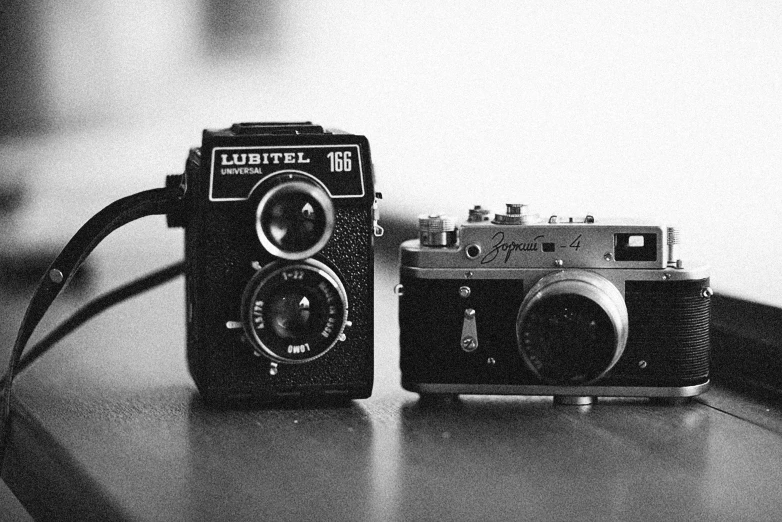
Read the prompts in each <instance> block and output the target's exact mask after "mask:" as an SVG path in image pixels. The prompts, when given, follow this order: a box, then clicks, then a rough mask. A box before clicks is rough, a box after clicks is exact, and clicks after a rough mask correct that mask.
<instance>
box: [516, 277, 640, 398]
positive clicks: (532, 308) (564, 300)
mask: <svg viewBox="0 0 782 522" xmlns="http://www.w3.org/2000/svg"><path fill="white" fill-rule="evenodd" d="M627 332H628V328H627V307H626V306H625V304H624V299H623V298H622V295H621V294H620V293H619V291H618V290H617V289H616V288H615V287H614V286H613V285H612V284H611V283H610V282H609V281H608V280H606V279H605V278H603V277H601V276H599V275H597V274H594V273H591V272H587V271H584V270H572V271H565V272H558V273H556V274H551V275H549V276H546V277H544V278H542V279H541V280H540V281H539V282H538V283H537V284H536V285H535V286H534V287H533V288H532V290H530V292H529V293H528V294H527V296H526V298H525V299H524V302H523V303H522V305H521V308H520V309H519V314H518V319H517V322H516V335H517V340H518V344H519V351H520V353H521V355H522V357H523V359H524V361H525V363H526V364H527V366H528V367H529V369H530V370H532V371H533V372H534V373H535V374H536V375H537V376H538V377H539V378H540V379H541V380H543V381H544V382H546V383H548V384H557V385H578V384H588V383H591V382H594V381H596V380H598V379H599V378H601V377H602V376H604V375H605V374H606V373H607V372H608V371H609V370H610V369H611V368H612V367H613V366H614V364H616V362H617V361H618V360H619V358H620V357H621V355H622V352H623V350H624V347H625V344H626V342H627Z"/></svg>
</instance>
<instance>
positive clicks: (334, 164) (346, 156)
mask: <svg viewBox="0 0 782 522" xmlns="http://www.w3.org/2000/svg"><path fill="white" fill-rule="evenodd" d="M326 157H327V158H328V159H329V166H330V168H331V172H348V171H350V170H352V169H353V158H352V155H351V152H350V151H345V152H329V153H328V154H326Z"/></svg>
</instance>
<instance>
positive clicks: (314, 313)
mask: <svg viewBox="0 0 782 522" xmlns="http://www.w3.org/2000/svg"><path fill="white" fill-rule="evenodd" d="M347 317H348V299H347V294H346V292H345V288H344V286H343V285H342V283H341V282H340V279H339V277H338V276H337V275H336V274H335V273H334V271H333V270H331V269H330V268H329V267H328V266H326V265H325V264H323V263H321V262H319V261H316V260H314V259H308V260H306V261H301V262H297V263H286V262H283V261H278V262H275V263H272V264H270V265H267V266H265V267H264V268H262V269H261V270H259V271H258V272H257V273H256V274H255V275H254V276H253V278H252V279H251V280H250V282H249V283H248V284H247V287H246V288H245V291H244V296H243V298H242V324H243V327H244V330H245V333H246V334H247V337H248V338H249V339H250V341H251V342H252V344H253V346H254V348H255V351H256V353H258V354H260V355H264V356H266V357H268V358H269V359H272V360H273V361H276V362H284V363H293V364H297V363H306V362H310V361H312V360H314V359H317V358H318V357H321V356H322V355H324V354H325V353H326V352H328V351H329V350H330V349H331V348H332V347H333V346H334V345H335V344H336V343H337V342H338V341H340V340H342V339H344V334H343V331H344V329H345V325H346V322H347Z"/></svg>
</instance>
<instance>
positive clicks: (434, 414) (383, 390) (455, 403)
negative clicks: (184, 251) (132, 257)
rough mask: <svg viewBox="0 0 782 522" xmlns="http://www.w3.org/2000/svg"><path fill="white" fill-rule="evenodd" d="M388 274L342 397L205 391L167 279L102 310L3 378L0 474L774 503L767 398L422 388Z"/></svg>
mask: <svg viewBox="0 0 782 522" xmlns="http://www.w3.org/2000/svg"><path fill="white" fill-rule="evenodd" d="M395 282H396V274H395V268H394V267H393V264H392V263H385V264H384V263H381V264H379V265H378V268H377V273H376V303H377V305H376V316H375V319H376V325H377V332H376V346H375V350H376V358H377V361H376V370H375V374H376V384H375V391H374V393H373V395H372V397H371V398H370V399H367V400H360V401H354V402H352V403H350V404H349V405H347V406H342V407H320V408H314V407H313V408H304V409H302V408H279V407H267V408H250V409H217V408H213V407H209V406H207V405H206V404H204V403H203V402H202V401H201V399H200V397H199V395H198V393H197V390H196V389H195V386H194V385H193V383H192V381H191V379H190V377H189V375H188V373H187V369H186V365H185V359H184V324H183V323H184V321H183V315H184V311H183V291H184V289H183V282H182V280H181V279H179V280H177V281H175V282H172V283H169V284H167V285H166V286H163V287H160V288H158V289H155V290H153V291H152V292H151V293H149V294H146V295H144V296H141V297H138V298H135V299H134V300H132V301H129V302H126V303H123V304H122V305H119V306H117V307H116V308H114V309H112V310H110V311H108V312H106V313H105V314H104V315H102V316H101V317H99V318H97V319H95V320H94V321H93V322H91V323H89V324H88V325H87V326H85V327H83V328H82V329H81V330H79V331H78V332H76V333H74V334H73V335H72V336H71V337H69V338H67V339H66V340H65V341H63V342H62V343H61V345H60V346H58V347H57V349H56V350H54V351H53V352H52V353H50V354H48V355H47V356H46V357H44V358H43V359H42V360H41V361H39V363H38V364H37V365H36V366H34V367H33V368H31V369H30V371H28V372H27V373H25V374H23V375H22V376H21V377H20V378H19V380H18V387H17V388H16V391H17V400H16V402H15V410H14V411H15V418H14V424H13V439H12V446H11V449H10V454H9V456H8V460H7V462H6V470H5V475H4V478H5V480H6V482H7V483H8V484H9V486H10V487H11V489H12V491H14V493H15V494H16V495H17V496H18V497H19V498H20V499H21V500H22V502H23V504H24V505H25V506H26V507H27V509H28V510H29V511H30V512H31V513H32V514H33V515H34V516H36V517H44V518H52V517H56V516H59V517H63V518H77V517H78V518H80V519H86V518H89V517H94V518H98V519H106V518H112V519H118V518H127V519H133V520H263V519H278V520H302V519H319V520H322V519H331V520H452V519H461V520H519V519H528V520H545V519H551V520H562V519H593V520H607V519H616V520H628V519H643V520H649V519H664V520H671V519H679V520H732V519H743V520H780V519H782V496H781V495H780V494H779V484H780V483H781V482H782V436H780V434H782V415H780V413H779V411H778V410H777V409H776V406H772V405H765V404H762V403H760V402H758V401H754V400H751V399H747V398H744V397H743V396H741V395H738V394H737V393H734V392H731V391H729V390H727V389H723V388H721V387H719V386H715V387H714V388H712V390H711V391H709V392H708V393H706V394H705V395H704V396H702V397H701V398H699V399H697V400H695V401H693V402H691V403H689V404H684V405H676V406H671V405H661V404H653V403H650V402H648V401H646V400H610V401H609V400H601V401H599V402H598V404H596V405H594V406H591V407H578V406H554V405H553V403H552V399H551V398H550V397H542V398H529V397H528V398H524V397H480V396H471V397H462V398H461V399H459V400H443V401H435V402H433V403H430V402H428V401H421V400H419V398H418V396H417V395H415V394H412V393H408V392H405V391H404V390H402V389H401V388H400V386H399V371H398V364H397V358H398V347H397V324H396V309H397V304H396V299H397V298H396V297H395V295H394V294H393V292H392V288H393V285H394V283H395ZM16 301H18V299H17V300H16ZM16 301H14V299H10V298H6V302H5V303H4V307H5V312H6V313H5V321H4V323H3V324H4V325H5V327H4V329H3V336H4V342H6V344H7V343H8V342H10V341H8V337H9V335H10V333H11V330H12V329H13V328H12V327H11V326H9V325H10V324H11V323H14V321H15V320H18V316H20V315H21V309H20V308H21V307H20V305H19V303H18V302H16ZM79 302H80V298H79V296H78V295H77V296H73V295H72V296H71V297H66V298H64V299H63V300H62V302H61V303H60V304H59V306H58V307H56V308H57V309H56V310H54V311H53V312H52V315H53V316H54V317H55V318H56V317H57V316H58V315H59V316H61V315H63V314H67V313H69V311H72V309H73V308H74V307H75V306H77V305H78V304H79ZM14 303H15V304H16V307H14V306H12V305H14ZM51 322H54V320H51Z"/></svg>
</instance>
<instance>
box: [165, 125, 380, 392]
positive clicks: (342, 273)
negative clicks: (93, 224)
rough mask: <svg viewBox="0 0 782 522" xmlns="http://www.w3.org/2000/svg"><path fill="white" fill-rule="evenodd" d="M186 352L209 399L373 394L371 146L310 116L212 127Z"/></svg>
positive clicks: (199, 186)
mask: <svg viewBox="0 0 782 522" xmlns="http://www.w3.org/2000/svg"><path fill="white" fill-rule="evenodd" d="M180 183H182V184H184V185H186V191H185V194H186V196H185V200H184V201H183V203H182V205H181V207H180V208H179V209H178V210H177V211H176V212H174V213H171V214H169V224H170V225H171V226H181V227H184V229H185V275H186V302H187V309H186V314H187V359H188V363H189V368H190V372H191V374H192V376H193V378H194V380H195V382H196V385H197V386H198V388H199V390H200V392H201V393H202V395H203V396H204V397H206V398H207V400H236V399H253V400H260V401H275V400H278V399H284V398H288V397H300V398H305V399H306V398H315V399H317V398H325V397H342V398H365V397H369V395H370V394H371V391H372V382H373V323H372V321H373V302H372V301H373V236H374V234H376V233H378V231H381V230H382V229H380V227H379V226H378V225H377V212H376V209H377V205H376V197H379V194H376V193H375V192H374V186H373V174H372V163H371V160H370V153H369V143H368V142H367V140H366V138H365V137H363V136H356V135H352V134H345V133H339V132H336V131H324V129H323V128H322V127H320V126H317V125H312V124H311V123H309V122H304V123H242V124H235V125H233V126H232V127H231V128H229V129H224V130H216V131H211V130H206V131H204V134H203V143H202V145H201V147H200V148H196V149H193V150H191V152H190V156H189V158H188V161H187V165H186V171H185V174H184V177H182V176H171V177H169V179H168V184H169V185H175V184H180Z"/></svg>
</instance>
